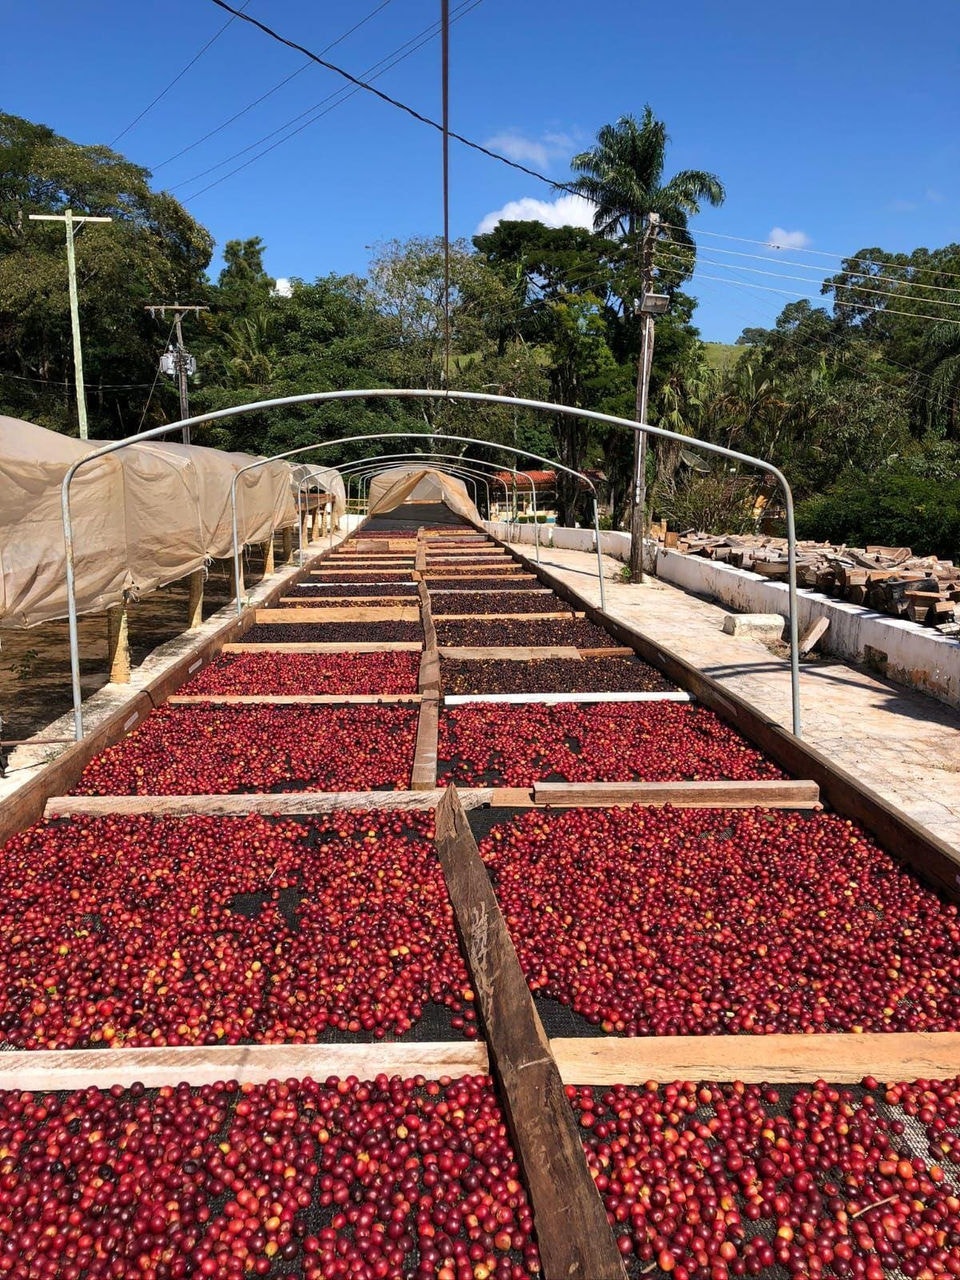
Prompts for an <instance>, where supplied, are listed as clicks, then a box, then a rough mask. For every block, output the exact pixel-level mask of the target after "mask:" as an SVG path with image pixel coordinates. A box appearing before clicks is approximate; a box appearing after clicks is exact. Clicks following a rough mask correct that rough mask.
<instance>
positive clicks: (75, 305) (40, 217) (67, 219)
mask: <svg viewBox="0 0 960 1280" xmlns="http://www.w3.org/2000/svg"><path fill="white" fill-rule="evenodd" d="M29 218H30V221H31V222H62V223H63V225H64V228H65V229H66V233H67V288H68V289H69V291H70V328H71V330H72V333H73V376H74V379H75V380H76V384H77V423H78V425H79V427H80V439H81V440H86V439H87V436H88V432H87V389H86V387H85V386H84V382H83V348H82V347H81V345H80V303H79V300H78V298H77V260H76V257H75V256H74V252H73V228H74V224H75V223H77V222H112V221H113V219H112V218H94V217H92V216H89V215H87V214H83V215H78V216H77V217H74V214H73V210H72V209H66V210H65V211H64V212H63V213H31V214H30V215H29Z"/></svg>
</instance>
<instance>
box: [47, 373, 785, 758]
mask: <svg viewBox="0 0 960 1280" xmlns="http://www.w3.org/2000/svg"><path fill="white" fill-rule="evenodd" d="M390 398H392V399H400V400H413V399H417V400H462V401H467V402H472V403H475V404H504V405H513V406H514V407H515V408H519V409H532V410H535V411H539V412H541V413H551V414H557V415H561V416H564V417H572V418H585V419H587V420H588V421H591V422H604V423H607V424H608V425H610V426H616V427H623V428H625V429H626V430H629V431H639V432H644V433H646V434H647V435H652V436H655V437H656V438H658V439H662V440H676V441H679V442H680V443H681V444H683V445H685V446H686V447H687V448H694V449H700V450H702V451H703V452H705V453H712V454H716V455H717V456H719V457H723V458H732V459H733V460H734V461H736V462H742V463H744V464H745V465H746V466H751V467H757V468H758V469H759V470H761V471H764V472H766V473H767V475H770V476H772V477H773V479H774V480H776V482H777V484H778V485H779V486H780V488H781V489H782V490H783V495H784V504H785V509H786V520H787V582H788V598H789V607H790V618H789V625H790V688H791V700H792V710H793V732H794V734H795V735H796V736H797V737H798V738H799V737H800V736H801V718H800V657H799V619H798V612H797V537H796V525H795V521H794V507H793V491H792V490H791V488H790V483H789V481H788V480H787V478H786V476H785V475H784V474H783V472H782V471H781V470H780V469H779V467H775V466H774V465H773V463H771V462H767V461H765V460H764V459H763V458H755V457H753V456H751V455H750V454H748V453H740V452H739V451H737V450H736V449H728V448H726V446H724V445H719V444H713V443H712V442H711V441H709V440H701V439H699V438H698V437H696V436H685V435H683V434H681V433H680V432H679V431H669V430H667V428H666V427H655V426H652V425H651V424H650V423H647V422H639V423H638V422H634V421H633V420H632V419H630V418H620V417H617V416H616V415H614V414H610V413H600V412H598V411H597V410H595V409H580V408H576V407H574V406H572V405H562V404H552V403H550V402H549V401H546V400H527V399H521V398H519V397H516V396H501V395H492V394H490V393H489V392H484V391H454V390H450V389H446V388H444V389H441V388H422V387H372V388H349V389H345V390H339V391H311V392H307V393H305V394H303V395H296V396H282V397H280V398H278V399H273V400H259V401H255V402H254V403H252V404H244V405H233V406H231V407H229V408H226V409H216V410H213V411H212V412H210V413H203V414H198V415H196V416H194V417H192V418H183V419H181V420H180V421H178V422H172V423H169V424H167V425H165V426H162V427H154V428H152V429H151V430H149V431H143V432H140V433H138V434H137V435H134V436H128V437H127V438H126V439H124V440H115V441H111V442H110V443H109V444H107V445H104V446H103V447H102V448H100V449H96V450H94V451H93V452H92V453H88V454H86V455H85V456H84V457H83V458H79V459H78V460H77V461H76V462H74V463H73V464H72V465H71V466H70V467H69V468H68V469H67V472H66V474H65V475H64V478H63V481H62V483H61V486H60V501H61V508H62V511H63V539H64V546H65V551H66V585H67V607H68V615H69V617H68V620H69V628H70V666H71V676H72V682H73V716H74V726H75V731H76V737H77V739H78V740H79V739H81V738H82V737H83V712H82V698H81V694H80V671H79V666H80V662H79V640H78V625H77V601H76V580H75V573H74V543H73V526H72V523H71V519H70V485H71V482H72V481H73V477H74V476H75V475H76V473H77V471H78V470H79V469H80V468H81V467H83V466H86V465H88V464H89V463H91V462H94V461H96V460H97V459H98V458H102V457H105V456H106V455H107V454H110V453H113V452H115V451H116V450H117V449H123V448H126V446H127V445H131V444H139V443H140V441H142V440H154V439H157V438H158V437H159V436H163V435H168V434H169V433H170V432H173V431H180V432H182V431H183V429H184V428H185V427H194V426H202V425H203V424H205V423H208V422H217V421H221V420H222V419H224V418H232V417H238V416H240V415H241V414H247V413H255V412H258V411H260V410H264V409H273V408H280V407H283V406H289V405H295V404H322V403H325V402H327V401H340V400H372V399H390ZM397 435H399V436H403V437H404V438H406V439H411V438H417V439H429V440H433V439H435V438H438V437H439V438H441V439H446V440H455V441H456V442H457V443H458V444H462V443H466V444H481V445H484V446H486V447H488V448H496V449H500V450H501V451H503V452H506V453H510V454H513V455H514V456H515V457H527V458H531V459H533V460H535V461H537V462H543V463H545V464H546V465H547V466H548V467H552V468H554V469H555V470H559V471H564V472H565V473H567V474H570V475H574V476H576V477H577V478H578V479H584V480H585V481H586V483H587V485H588V487H589V489H590V490H591V492H592V493H593V509H594V529H595V532H596V535H597V556H598V560H600V563H601V566H602V560H601V558H600V529H599V515H598V512H597V491H596V486H595V485H594V484H593V482H592V481H591V480H590V479H589V477H587V476H582V475H581V473H579V472H575V471H573V470H572V469H571V468H569V467H565V466H563V465H562V464H560V463H556V462H553V461H552V460H551V459H549V458H544V457H543V456H542V455H540V454H535V453H532V452H530V451H529V450H527V449H518V448H517V447H516V446H513V445H504V444H494V443H493V442H492V441H489V440H476V439H474V438H472V437H464V436H449V435H443V433H441V432H383V433H377V434H375V435H374V436H363V437H356V436H353V437H351V436H345V437H343V438H342V439H340V440H336V441H328V442H326V443H325V444H323V445H320V444H317V445H312V446H306V447H305V449H303V450H300V449H294V450H290V451H288V452H287V453H284V454H278V455H276V457H275V458H271V459H264V460H263V462H262V463H259V464H252V465H254V466H255V465H265V464H266V462H268V461H276V460H279V459H281V458H284V457H291V456H293V455H294V454H296V453H300V452H305V451H307V450H309V449H310V448H327V447H333V446H334V445H337V444H349V443H353V442H354V441H355V440H356V439H358V438H359V439H371V438H378V439H386V438H387V437H388V436H397ZM249 469H250V468H249V467H247V468H243V469H242V470H241V471H239V472H237V474H236V475H235V476H234V478H233V482H232V484H231V504H232V508H233V519H234V566H235V568H236V566H237V561H238V560H239V552H238V550H237V545H236V544H237V538H238V533H237V525H236V488H237V480H238V478H239V476H240V475H241V474H242V471H243V470H249ZM600 607H601V611H603V610H604V608H605V603H604V586H603V573H602V570H601V572H600Z"/></svg>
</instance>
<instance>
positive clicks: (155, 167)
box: [151, 0, 392, 173]
mask: <svg viewBox="0 0 960 1280" xmlns="http://www.w3.org/2000/svg"><path fill="white" fill-rule="evenodd" d="M391 3H392V0H380V3H379V4H378V5H377V7H376V8H375V9H371V10H370V12H369V13H368V14H367V15H366V16H365V17H363V18H361V19H360V21H359V22H355V23H354V24H353V26H352V27H350V29H349V30H348V31H344V33H343V35H340V36H337V38H336V40H331V41H330V43H329V44H328V45H325V46H324V48H323V49H321V50H320V52H321V53H329V52H330V50H331V49H335V48H336V47H337V45H338V44H342V43H343V41H344V40H346V38H347V37H348V36H352V35H353V33H354V32H355V31H359V30H360V28H361V27H362V26H364V25H365V24H366V23H368V22H369V21H370V19H371V18H375V17H376V16H377V14H378V13H379V12H380V11H381V9H385V8H386V7H387V5H388V4H391ZM234 21H235V19H234V18H231V19H230V22H234ZM228 25H229V24H228ZM312 66H313V63H312V62H309V61H308V62H304V63H303V64H302V65H301V66H299V67H297V69H296V71H291V72H290V74H289V75H288V76H284V78H283V79H282V80H278V81H277V83H276V84H275V85H274V86H273V88H272V89H268V90H267V91H266V93H261V95H260V97H259V98H254V100H253V101H252V102H248V103H247V105H246V106H245V107H241V108H240V110H239V111H236V112H234V114H233V115H232V116H231V117H230V118H229V120H224V122H223V123H222V124H218V125H217V127H216V128H215V129H211V130H210V131H209V133H205V134H204V135H203V137H202V138H197V140H196V142H191V143H190V144H189V145H188V146H186V147H181V148H180V150H179V151H176V152H174V154H173V155H172V156H167V158H166V160H161V161H160V163H159V164H155V165H152V166H151V169H152V171H153V172H154V173H156V172H157V170H158V169H162V168H163V167H164V166H165V165H168V164H172V163H173V161H174V160H179V159H180V157H181V156H185V155H186V154H187V152H188V151H193V150H194V149H195V148H196V147H199V146H201V144H202V143H204V142H207V141H209V139H210V138H213V137H215V136H216V135H217V134H218V133H222V132H223V130H224V129H226V128H228V127H229V126H230V125H232V124H233V123H234V121H236V120H239V119H240V117H241V116H245V115H246V114H247V112H248V111H252V110H253V108H254V107H259V105H260V103H261V102H266V100H267V98H270V97H272V96H273V94H275V93H276V92H277V91H278V90H279V89H282V88H283V87H284V85H288V84H289V83H290V81H291V80H295V79H296V78H297V76H298V75H300V74H301V73H302V72H304V71H306V70H307V68H308V67H312Z"/></svg>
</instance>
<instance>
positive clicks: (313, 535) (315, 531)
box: [310, 504, 323, 542]
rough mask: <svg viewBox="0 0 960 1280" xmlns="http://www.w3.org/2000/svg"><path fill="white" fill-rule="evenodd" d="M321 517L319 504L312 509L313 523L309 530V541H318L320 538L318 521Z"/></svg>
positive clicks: (321, 512)
mask: <svg viewBox="0 0 960 1280" xmlns="http://www.w3.org/2000/svg"><path fill="white" fill-rule="evenodd" d="M322 519H323V511H322V508H321V507H320V506H319V504H318V505H317V506H316V507H314V509H313V525H312V528H311V530H310V541H311V542H318V541H319V540H320V536H321V535H320V521H321V520H322Z"/></svg>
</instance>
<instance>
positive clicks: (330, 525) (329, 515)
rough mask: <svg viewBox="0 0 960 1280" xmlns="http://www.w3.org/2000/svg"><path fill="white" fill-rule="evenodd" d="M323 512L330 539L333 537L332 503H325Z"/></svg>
mask: <svg viewBox="0 0 960 1280" xmlns="http://www.w3.org/2000/svg"><path fill="white" fill-rule="evenodd" d="M324 512H325V514H326V517H327V533H328V534H329V535H330V537H331V538H332V537H333V503H332V502H328V503H327V505H326V507H324Z"/></svg>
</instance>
